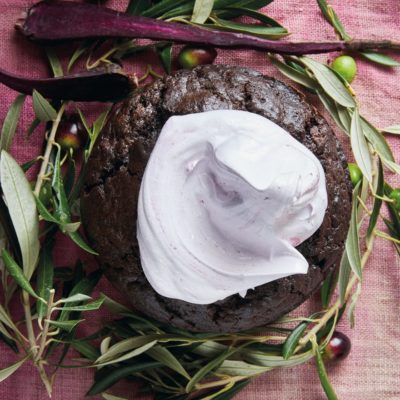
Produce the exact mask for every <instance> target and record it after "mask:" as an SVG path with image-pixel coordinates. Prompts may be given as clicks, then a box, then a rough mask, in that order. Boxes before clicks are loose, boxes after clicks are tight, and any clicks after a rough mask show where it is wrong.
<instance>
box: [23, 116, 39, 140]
mask: <svg viewBox="0 0 400 400" xmlns="http://www.w3.org/2000/svg"><path fill="white" fill-rule="evenodd" d="M41 122H42V121H41V120H40V119H39V118H34V120H33V121H32V122H31V124H30V125H29V127H28V129H27V130H26V137H27V138H28V139H29V138H30V137H31V136H32V133H33V132H35V130H36V128H37V127H38V126H39V125H40V123H41Z"/></svg>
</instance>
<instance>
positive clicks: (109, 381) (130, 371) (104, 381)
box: [87, 361, 162, 396]
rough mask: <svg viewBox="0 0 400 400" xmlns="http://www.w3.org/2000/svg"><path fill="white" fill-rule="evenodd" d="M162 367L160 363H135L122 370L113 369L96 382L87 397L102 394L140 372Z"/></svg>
mask: <svg viewBox="0 0 400 400" xmlns="http://www.w3.org/2000/svg"><path fill="white" fill-rule="evenodd" d="M161 366H162V364H161V363H160V362H158V361H148V362H142V363H135V364H134V365H128V366H126V367H122V368H117V369H112V370H110V371H109V372H108V373H107V374H106V375H105V376H102V377H101V379H99V380H96V381H95V383H94V384H93V386H92V387H91V388H90V389H89V391H88V392H87V395H88V396H94V395H96V394H99V393H102V392H104V391H105V390H107V389H108V388H109V387H111V386H112V385H114V384H115V383H117V382H118V381H120V380H121V379H124V378H127V377H128V376H130V375H134V374H136V373H139V372H143V371H146V370H148V369H155V368H158V367H161Z"/></svg>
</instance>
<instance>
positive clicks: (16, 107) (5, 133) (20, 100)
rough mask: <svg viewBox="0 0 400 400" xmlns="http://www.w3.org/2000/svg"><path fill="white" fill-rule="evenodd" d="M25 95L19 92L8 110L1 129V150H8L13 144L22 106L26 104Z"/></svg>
mask: <svg viewBox="0 0 400 400" xmlns="http://www.w3.org/2000/svg"><path fill="white" fill-rule="evenodd" d="M25 97H26V96H25V95H24V94H19V95H18V96H17V97H16V98H15V100H14V102H13V103H12V104H11V106H10V108H9V110H8V112H7V115H6V117H5V119H4V122H3V127H2V129H1V138H0V150H6V151H8V150H9V148H10V146H11V143H12V140H13V138H14V134H15V131H16V129H17V125H18V122H19V116H20V115H21V110H22V106H23V105H24V101H25Z"/></svg>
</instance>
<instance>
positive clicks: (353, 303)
mask: <svg viewBox="0 0 400 400" xmlns="http://www.w3.org/2000/svg"><path fill="white" fill-rule="evenodd" d="M360 294H361V283H360V282H358V285H357V288H356V290H355V292H354V293H353V295H352V296H351V302H350V307H349V321H350V327H351V328H354V325H355V318H354V310H355V307H356V304H357V300H358V298H359V296H360Z"/></svg>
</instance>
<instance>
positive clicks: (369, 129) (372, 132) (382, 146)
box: [361, 117, 395, 162]
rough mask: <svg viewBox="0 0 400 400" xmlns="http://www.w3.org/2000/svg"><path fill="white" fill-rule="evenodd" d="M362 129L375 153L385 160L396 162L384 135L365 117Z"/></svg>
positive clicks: (362, 121) (362, 120)
mask: <svg viewBox="0 0 400 400" xmlns="http://www.w3.org/2000/svg"><path fill="white" fill-rule="evenodd" d="M361 128H362V130H363V132H364V135H365V137H366V138H367V139H368V141H369V142H370V143H371V144H372V147H373V148H374V149H375V151H376V152H377V153H378V154H379V155H380V156H381V157H382V158H384V159H385V160H388V161H392V162H394V161H395V160H394V157H393V153H392V150H391V148H390V146H389V145H388V143H387V141H386V139H385V137H384V136H383V135H382V133H381V132H379V130H378V129H376V128H375V127H374V126H373V125H372V124H370V123H369V122H368V121H367V120H366V119H365V118H363V117H361Z"/></svg>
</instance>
